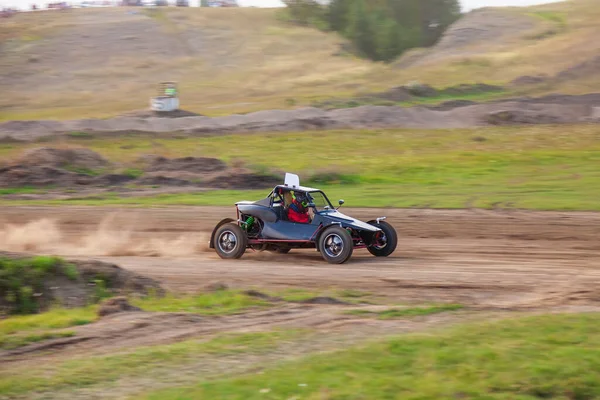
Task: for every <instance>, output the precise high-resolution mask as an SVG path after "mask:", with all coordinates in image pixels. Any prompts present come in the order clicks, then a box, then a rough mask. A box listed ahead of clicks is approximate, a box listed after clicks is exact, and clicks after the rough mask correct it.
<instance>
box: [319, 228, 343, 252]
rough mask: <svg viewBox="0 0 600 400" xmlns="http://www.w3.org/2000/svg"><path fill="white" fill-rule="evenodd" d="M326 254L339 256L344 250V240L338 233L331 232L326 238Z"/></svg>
mask: <svg viewBox="0 0 600 400" xmlns="http://www.w3.org/2000/svg"><path fill="white" fill-rule="evenodd" d="M324 243H325V248H324V249H323V250H324V251H325V254H327V255H328V256H329V257H334V258H335V257H338V256H339V255H340V254H342V251H344V241H343V240H342V237H341V236H340V235H338V234H337V233H331V234H329V235H327V237H326V238H325V242H324Z"/></svg>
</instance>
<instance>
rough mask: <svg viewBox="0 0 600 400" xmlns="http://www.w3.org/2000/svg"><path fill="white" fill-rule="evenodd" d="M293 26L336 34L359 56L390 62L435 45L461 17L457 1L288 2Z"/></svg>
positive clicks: (344, 0) (357, 0) (349, 0)
mask: <svg viewBox="0 0 600 400" xmlns="http://www.w3.org/2000/svg"><path fill="white" fill-rule="evenodd" d="M286 4H287V6H288V7H287V9H285V12H286V13H287V14H288V15H289V18H290V19H291V20H292V21H294V22H295V23H300V24H302V25H312V26H315V27H317V28H320V29H323V30H332V31H336V32H339V33H340V34H342V35H343V36H344V37H346V38H348V39H350V40H351V41H352V43H353V45H354V46H355V48H356V50H357V51H358V53H359V54H361V55H363V56H365V57H367V58H369V59H372V60H375V61H392V60H393V59H395V58H396V57H398V56H399V55H401V54H402V53H404V52H405V51H406V50H408V49H411V48H414V47H427V46H431V45H433V44H435V43H436V42H437V40H438V39H439V38H440V37H441V35H442V34H443V33H444V31H445V30H446V29H447V28H448V26H450V25H451V24H452V23H453V22H455V21H456V20H457V19H458V18H459V16H460V4H459V2H458V0H379V1H368V2H367V1H365V0H332V1H331V2H330V3H328V4H327V5H322V4H320V3H319V2H317V1H316V0H287V1H286Z"/></svg>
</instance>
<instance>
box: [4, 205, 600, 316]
mask: <svg viewBox="0 0 600 400" xmlns="http://www.w3.org/2000/svg"><path fill="white" fill-rule="evenodd" d="M345 212H346V213H348V214H349V215H352V216H357V217H358V218H361V219H365V220H367V219H371V218H374V217H378V216H382V215H387V217H388V221H389V222H390V223H392V224H393V225H394V226H395V227H396V228H397V230H398V233H399V244H398V249H397V251H396V252H395V253H394V254H393V255H392V256H391V257H389V258H386V259H378V258H374V257H373V256H371V255H370V254H369V253H368V252H367V251H365V250H357V251H356V252H355V253H354V256H353V258H352V259H351V260H350V262H349V263H347V264H344V265H330V264H327V263H326V262H325V261H324V260H323V259H322V258H321V256H320V254H319V253H317V252H316V251H314V250H302V251H301V250H293V251H292V252H290V253H289V254H287V255H274V254H271V253H268V252H263V253H258V252H253V251H248V252H247V253H246V254H245V255H244V257H243V258H242V259H240V260H236V261H226V260H222V259H220V258H219V257H218V256H217V255H216V253H215V252H214V251H213V250H210V249H208V248H207V247H208V246H207V241H208V237H209V234H210V230H211V229H212V227H213V226H214V225H215V224H216V223H217V222H218V221H219V220H220V219H221V218H225V217H231V216H232V214H233V213H234V209H233V208H230V207H176V208H154V209H123V210H118V209H115V208H100V207H61V208H52V207H48V208H45V207H5V208H4V209H3V210H1V211H0V224H2V222H4V223H5V224H9V225H5V228H3V229H4V230H3V231H2V230H0V239H3V240H0V248H2V247H3V248H2V249H3V250H11V251H36V252H41V253H54V254H61V255H67V256H69V255H70V256H77V257H80V258H87V257H93V258H96V259H101V260H105V261H110V262H113V263H116V264H118V265H120V266H122V267H124V268H128V269H131V270H133V271H135V272H138V273H141V274H143V275H147V276H149V277H152V278H155V279H158V280H159V281H161V282H162V283H163V284H164V286H165V287H166V288H167V289H170V290H173V291H178V292H194V291H197V290H202V289H203V288H204V287H206V286H207V285H209V284H211V283H214V282H223V283H225V284H227V285H229V286H230V287H233V288H258V289H263V288H286V287H304V288H313V289H327V288H347V289H360V290H365V291H369V292H376V293H381V294H382V295H385V296H387V297H390V298H393V299H395V300H398V301H403V302H415V303H423V302H425V301H427V302H440V301H441V302H446V301H447V302H460V303H463V304H468V305H470V306H473V307H478V308H488V309H490V308H491V309H498V308H501V309H520V308H539V307H546V306H555V305H566V304H582V303H583V304H588V303H590V302H595V301H600V286H599V284H600V269H599V268H598V267H600V242H599V239H598V238H599V237H600V224H599V222H600V214H596V213H560V212H526V211H483V210H383V209H346V210H345ZM27 224H29V225H27ZM0 226H2V225H0ZM3 235H4V236H3ZM2 242H3V243H4V244H2Z"/></svg>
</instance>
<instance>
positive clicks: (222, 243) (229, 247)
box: [218, 231, 237, 254]
mask: <svg viewBox="0 0 600 400" xmlns="http://www.w3.org/2000/svg"><path fill="white" fill-rule="evenodd" d="M218 244H219V250H221V251H222V252H223V253H226V254H230V253H232V252H233V251H234V250H235V247H236V246H237V236H235V233H233V232H231V231H224V232H223V233H221V235H219V240H218Z"/></svg>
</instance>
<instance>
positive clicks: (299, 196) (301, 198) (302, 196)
mask: <svg viewBox="0 0 600 400" xmlns="http://www.w3.org/2000/svg"><path fill="white" fill-rule="evenodd" d="M294 198H295V199H296V200H297V201H298V203H300V204H302V207H304V208H306V207H308V203H309V201H308V197H307V196H306V193H303V192H294Z"/></svg>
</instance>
